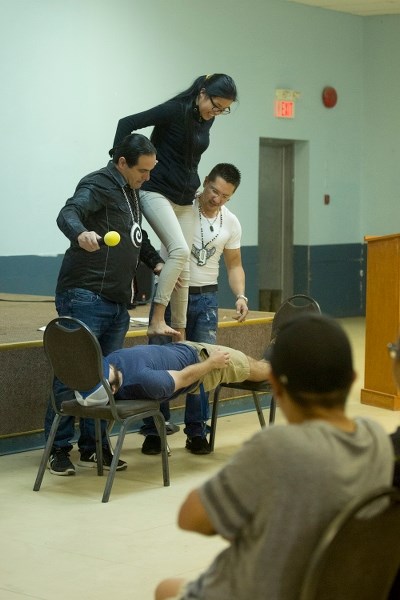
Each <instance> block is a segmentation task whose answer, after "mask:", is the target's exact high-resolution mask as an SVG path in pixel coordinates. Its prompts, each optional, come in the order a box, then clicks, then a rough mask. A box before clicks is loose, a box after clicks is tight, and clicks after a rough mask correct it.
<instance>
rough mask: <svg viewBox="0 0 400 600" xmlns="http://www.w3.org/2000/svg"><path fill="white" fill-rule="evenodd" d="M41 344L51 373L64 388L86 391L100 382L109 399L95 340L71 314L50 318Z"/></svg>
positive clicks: (100, 354)
mask: <svg viewBox="0 0 400 600" xmlns="http://www.w3.org/2000/svg"><path fill="white" fill-rule="evenodd" d="M43 347H44V351H45V353H46V356H47V358H48V360H49V363H50V367H51V370H52V375H53V376H55V377H57V379H59V380H60V381H61V382H62V383H64V384H65V385H66V386H67V387H69V388H70V389H72V390H90V389H91V388H93V387H94V386H96V385H97V384H98V383H99V382H100V381H101V382H102V383H103V385H104V387H105V389H106V390H107V393H108V395H109V396H110V397H111V398H112V393H111V390H110V389H109V386H108V384H107V382H106V380H105V379H104V376H103V357H102V352H101V347H100V344H99V341H98V339H97V338H96V336H95V335H94V334H93V333H92V331H91V330H90V329H89V328H88V327H87V325H85V324H84V323H82V321H79V320H78V319H75V318H73V317H57V318H55V319H53V320H52V321H50V323H49V324H48V325H47V327H46V329H45V331H44V335H43ZM111 398H110V399H111Z"/></svg>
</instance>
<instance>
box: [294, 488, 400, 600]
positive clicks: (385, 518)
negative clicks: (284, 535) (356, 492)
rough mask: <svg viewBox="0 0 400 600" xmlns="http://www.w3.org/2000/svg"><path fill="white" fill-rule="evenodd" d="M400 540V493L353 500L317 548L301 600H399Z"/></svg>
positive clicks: (393, 491) (391, 490) (390, 490)
mask: <svg viewBox="0 0 400 600" xmlns="http://www.w3.org/2000/svg"><path fill="white" fill-rule="evenodd" d="M399 539H400V491H399V490H397V489H396V488H381V489H379V490H376V491H375V492H373V493H370V494H367V495H366V496H364V497H362V498H361V499H360V498H358V499H355V500H353V501H352V502H350V503H349V504H348V505H347V506H346V507H345V508H344V509H343V510H342V511H341V512H340V513H339V514H338V515H337V517H336V518H335V519H333V521H332V522H331V524H330V525H329V526H328V527H327V529H326V530H325V532H324V534H323V535H322V537H321V539H320V541H319V543H318V544H317V547H316V548H315V550H314V552H313V554H312V557H311V559H310V563H309V566H308V570H307V572H306V575H305V577H304V580H303V584H302V588H301V592H300V595H299V600H344V599H346V600H389V599H391V600H398V598H400V588H399V578H398V577H397V575H398V571H399V567H400V542H399Z"/></svg>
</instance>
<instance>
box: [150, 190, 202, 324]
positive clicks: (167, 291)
mask: <svg viewBox="0 0 400 600" xmlns="http://www.w3.org/2000/svg"><path fill="white" fill-rule="evenodd" d="M140 206H141V209H142V211H143V214H144V216H145V217H146V219H147V221H148V222H149V224H150V225H151V227H152V229H153V230H154V232H155V233H156V234H157V235H158V237H159V238H160V241H161V243H162V246H163V247H162V248H161V256H162V257H163V258H164V260H165V265H164V266H163V268H162V271H161V273H160V276H159V279H158V285H157V292H156V295H155V297H154V302H156V303H157V304H163V305H164V306H167V305H168V303H169V302H170V301H171V326H172V327H174V328H178V329H184V328H185V327H186V311H187V303H188V288H189V275H190V274H189V258H190V251H191V248H192V242H193V236H194V224H195V214H194V209H193V205H192V204H189V205H186V206H180V205H178V204H174V203H173V202H171V201H170V200H168V198H166V197H165V196H163V195H162V194H160V193H158V192H145V191H142V192H140ZM178 277H180V278H181V282H182V287H181V288H180V289H178V290H174V287H175V284H176V281H177V279H178Z"/></svg>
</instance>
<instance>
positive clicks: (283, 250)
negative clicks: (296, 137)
mask: <svg viewBox="0 0 400 600" xmlns="http://www.w3.org/2000/svg"><path fill="white" fill-rule="evenodd" d="M259 157H260V161H259V196H258V264H259V286H260V290H259V306H260V310H266V311H272V312H274V311H276V309H277V308H278V307H279V305H280V304H281V302H282V301H283V300H284V299H285V298H287V297H288V296H290V295H292V293H293V190H294V142H293V140H280V139H272V138H260V150H259Z"/></svg>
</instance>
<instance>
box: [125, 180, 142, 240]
mask: <svg viewBox="0 0 400 600" xmlns="http://www.w3.org/2000/svg"><path fill="white" fill-rule="evenodd" d="M122 192H123V194H124V197H125V201H126V203H127V205H128V208H129V212H130V213H131V217H132V227H131V231H130V238H131V242H132V244H133V245H134V246H135V248H140V246H141V243H142V239H143V236H142V230H141V228H140V225H139V214H140V212H139V201H138V199H137V196H136V190H134V189H132V188H130V191H129V195H130V196H131V198H132V200H133V208H134V211H135V216H134V215H133V212H132V207H131V203H130V202H129V199H128V196H127V193H126V191H125V187H123V188H122ZM132 192H133V194H132Z"/></svg>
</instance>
